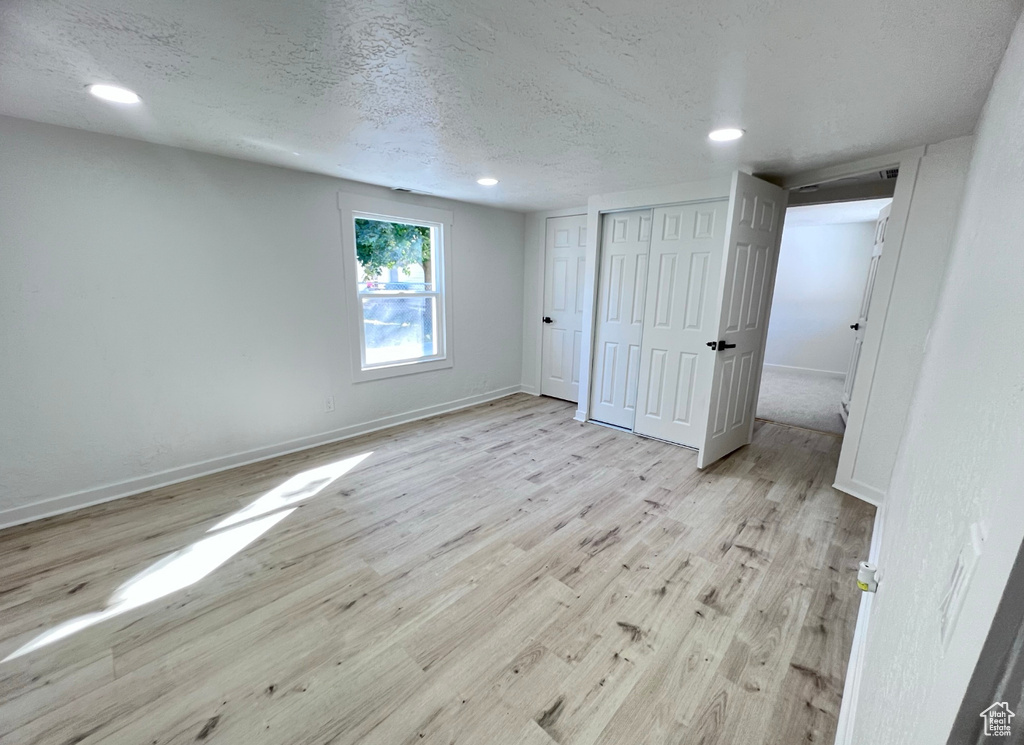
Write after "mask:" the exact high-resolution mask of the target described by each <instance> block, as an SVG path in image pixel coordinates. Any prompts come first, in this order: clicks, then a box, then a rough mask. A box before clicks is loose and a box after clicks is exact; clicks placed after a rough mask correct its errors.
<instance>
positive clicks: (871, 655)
mask: <svg viewBox="0 0 1024 745" xmlns="http://www.w3.org/2000/svg"><path fill="white" fill-rule="evenodd" d="M1021 90H1024V19H1022V20H1021V21H1018V24H1017V28H1016V30H1015V32H1014V35H1013V39H1012V40H1011V42H1010V46H1009V48H1008V50H1007V52H1006V56H1005V58H1004V60H1003V63H1002V66H1001V67H1000V71H999V73H998V75H997V77H996V80H995V83H994V86H993V88H992V91H991V93H990V94H989V98H988V102H987V104H986V107H985V110H984V113H983V115H982V118H981V121H980V123H979V126H978V130H977V135H976V139H975V143H974V155H973V158H972V160H971V165H970V170H969V172H968V176H967V185H966V190H965V193H964V200H963V206H962V209H961V212H960V221H959V224H958V227H957V230H956V234H955V239H954V244H953V251H952V254H951V259H950V263H949V269H948V273H947V275H946V278H945V283H944V285H943V289H942V293H941V296H940V300H939V304H938V310H937V315H936V318H935V321H934V324H933V326H932V330H931V335H930V338H929V342H928V345H927V349H926V352H925V357H924V362H923V366H922V369H921V375H920V379H919V381H918V384H917V389H916V393H915V394H914V397H913V402H912V405H911V409H910V414H909V417H908V420H907V426H906V431H905V433H904V436H903V440H902V444H901V446H900V450H899V455H898V458H897V460H896V466H895V469H894V471H893V476H892V482H891V484H890V488H889V496H888V501H887V505H886V508H885V511H884V521H885V531H884V534H883V538H882V546H881V551H880V556H879V562H880V566H881V569H882V571H883V579H882V583H881V585H880V586H879V590H878V594H877V596H876V598H875V602H874V608H873V611H872V615H871V623H870V627H869V631H868V636H867V646H866V649H865V666H864V668H863V679H862V680H863V687H862V689H861V692H860V699H859V705H858V708H857V711H856V714H855V719H854V736H853V740H852V741H853V742H855V743H872V745H888V744H890V743H891V744H893V745H895V744H896V743H900V745H915V744H916V743H920V744H921V745H935V744H936V743H944V742H946V738H947V734H948V732H949V729H950V725H951V723H952V722H953V719H954V717H955V716H956V713H957V708H958V705H959V703H960V700H961V697H962V696H963V693H964V691H965V689H966V686H967V682H968V680H969V679H970V676H971V673H972V670H973V666H974V662H975V660H976V659H977V658H978V655H979V653H980V651H981V648H982V646H983V644H984V640H985V635H986V633H987V631H988V628H989V626H990V623H991V619H992V617H993V615H994V613H995V610H996V607H997V605H998V603H999V600H1000V595H1001V591H1002V589H1003V586H1004V585H1005V583H1006V581H1007V578H1008V576H1009V572H1010V569H1011V566H1012V564H1013V561H1014V557H1015V555H1016V553H1017V550H1018V548H1019V546H1020V544H1021V540H1022V538H1024V458H1022V457H1021V454H1022V453H1024V332H1022V331H1021V327H1020V325H1019V324H1018V321H1019V319H1020V316H1021V311H1022V310H1024V304H1022V300H1021V288H1022V287H1024V243H1022V238H1021V236H1024V210H1022V209H1021V205H1022V204H1024V167H1022V164H1024V97H1022V96H1021ZM977 520H982V521H984V522H985V523H986V524H987V526H988V530H989V538H988V540H987V541H986V542H985V545H984V549H983V553H982V555H981V558H980V560H979V564H978V567H977V570H976V572H975V575H974V579H973V581H972V583H971V585H970V587H969V590H968V594H967V597H966V603H965V606H964V610H963V614H962V615H961V618H960V623H959V625H958V626H957V628H956V630H955V632H954V635H953V637H952V640H951V644H950V648H949V650H948V651H947V652H946V653H945V654H943V652H942V650H941V649H940V643H939V616H938V611H937V608H938V606H939V603H940V600H941V598H942V595H943V592H944V590H945V586H946V582H947V580H948V578H949V575H950V572H951V571H952V568H953V562H954V560H955V558H956V556H957V554H958V552H959V551H960V548H961V546H962V545H963V544H964V542H965V541H966V540H967V536H968V528H969V525H970V524H971V523H972V522H973V521H977ZM1019 726H1022V725H1019V724H1017V723H1016V722H1015V723H1014V727H1019Z"/></svg>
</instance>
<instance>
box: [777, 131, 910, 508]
mask: <svg viewBox="0 0 1024 745" xmlns="http://www.w3.org/2000/svg"><path fill="white" fill-rule="evenodd" d="M926 149H927V148H926V147H916V148H911V149H909V150H902V151H900V152H897V153H892V154H889V155H879V156H875V157H872V158H865V159H863V160H858V161H853V162H851V163H844V164H841V165H837V166H829V167H827V168H819V169H815V170H810V171H804V172H802V173H797V174H794V175H793V176H789V177H786V178H783V179H781V180H780V182H781V185H782V188H784V189H789V190H793V189H798V188H800V187H801V186H808V185H811V184H820V183H823V182H827V181H835V180H837V179H841V178H845V177H847V176H857V175H860V174H863V173H866V172H868V171H874V170H883V169H885V168H894V167H898V168H899V169H900V172H899V175H898V176H897V177H896V185H895V190H894V192H893V197H892V205H891V211H890V213H889V224H888V226H887V227H886V241H885V252H884V253H883V254H882V258H881V259H879V262H878V272H877V274H876V275H875V287H874V293H873V294H872V296H871V305H870V306H869V308H870V310H869V312H868V315H869V317H870V318H872V319H874V320H873V322H872V323H870V324H869V325H868V329H867V333H865V335H864V341H863V344H862V346H861V357H860V362H859V363H858V365H857V377H856V379H855V380H854V385H853V392H852V395H851V397H850V413H849V417H848V419H847V422H846V432H845V434H844V435H843V446H842V449H841V451H840V454H839V466H838V468H837V470H836V476H835V482H834V483H833V486H834V487H835V488H836V489H839V490H840V491H842V492H845V493H846V494H849V495H851V496H853V497H857V498H858V499H861V500H863V501H865V502H869V503H870V504H873V505H875V506H876V507H878V506H880V505H881V504H882V502H883V501H884V499H885V492H882V491H879V490H878V489H877V488H875V487H873V486H870V485H868V484H864V483H861V482H859V481H857V479H855V478H854V476H853V473H854V467H855V465H856V462H857V451H858V450H859V448H860V442H861V436H862V433H863V428H864V419H865V414H866V412H867V402H868V401H869V400H870V398H871V389H872V386H873V384H874V378H875V370H876V367H877V363H878V354H879V350H880V348H881V345H882V335H883V332H884V330H885V324H886V320H887V316H888V312H889V304H890V300H891V298H892V291H893V287H894V285H895V281H896V270H897V267H898V265H899V259H900V253H901V252H902V249H903V240H904V237H905V234H906V229H907V219H908V217H909V215H910V205H911V201H912V199H913V196H914V187H915V185H916V184H917V173H918V170H919V168H920V166H921V159H922V158H923V157H924V155H925V151H926ZM890 241H891V243H890Z"/></svg>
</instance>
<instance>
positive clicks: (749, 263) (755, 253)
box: [697, 173, 787, 468]
mask: <svg viewBox="0 0 1024 745" xmlns="http://www.w3.org/2000/svg"><path fill="white" fill-rule="evenodd" d="M786 199H787V194H786V192H785V191H783V190H782V189H780V188H779V187H777V186H773V185H772V184H769V183H768V182H766V181H761V180H760V179H757V178H754V177H753V176H749V175H747V174H745V173H737V174H736V175H735V177H734V179H733V193H732V199H731V205H730V213H729V223H730V224H729V230H728V233H727V237H726V240H725V257H724V260H723V271H722V277H721V283H720V287H721V290H720V292H719V298H721V302H720V304H719V307H718V309H719V311H720V313H719V320H718V329H717V331H718V333H717V334H715V335H714V336H713V337H711V338H710V339H708V340H706V343H707V344H708V346H709V347H711V348H713V349H714V350H715V354H714V355H713V366H714V372H713V374H712V380H711V395H710V407H709V409H708V415H707V420H706V422H705V433H704V438H703V442H702V443H701V446H700V453H699V454H698V456H697V467H698V468H704V467H705V466H708V465H710V464H712V463H714V462H715V461H716V460H718V459H719V458H722V457H723V456H725V455H728V454H729V453H731V452H732V451H733V450H735V449H736V448H739V447H742V446H743V445H746V444H748V443H749V442H750V439H751V437H752V436H753V431H754V411H755V409H756V408H757V393H758V389H759V387H760V384H761V364H762V361H763V359H764V343H765V335H766V334H765V332H766V330H767V328H768V314H769V312H770V310H771V297H772V290H773V289H774V282H775V269H776V266H777V263H778V254H779V238H780V236H781V232H782V221H783V218H784V211H785V208H786Z"/></svg>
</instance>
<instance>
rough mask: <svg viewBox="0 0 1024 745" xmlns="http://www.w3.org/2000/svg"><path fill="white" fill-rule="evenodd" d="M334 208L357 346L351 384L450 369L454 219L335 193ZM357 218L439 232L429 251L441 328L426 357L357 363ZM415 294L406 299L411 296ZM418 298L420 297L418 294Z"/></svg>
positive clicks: (361, 347) (360, 313)
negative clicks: (437, 341) (432, 253)
mask: <svg viewBox="0 0 1024 745" xmlns="http://www.w3.org/2000/svg"><path fill="white" fill-rule="evenodd" d="M338 209H339V210H340V211H341V244H342V250H343V252H344V256H345V260H344V261H343V262H342V264H343V266H344V267H345V269H344V276H343V281H342V283H343V285H344V290H343V292H344V293H345V298H346V303H347V304H348V309H349V326H350V330H351V338H352V339H357V340H358V342H359V343H358V344H354V345H353V346H352V380H353V382H355V383H362V382H365V381H368V380H380V379H381V378H394V377H398V376H400V375H412V374H415V373H423V372H431V371H433V370H443V369H446V368H450V367H452V366H453V365H454V363H455V353H454V345H453V338H452V336H453V335H452V327H453V325H454V324H453V315H454V314H453V311H452V244H453V242H454V241H453V239H452V224H453V222H454V215H453V213H452V212H451V211H449V210H441V209H437V208H435V207H422V206H420V205H418V204H407V203H405V202H399V201H393V200H390V199H380V198H377V197H367V196H363V195H361V194H350V193H348V192H343V191H340V192H338ZM358 216H369V217H373V218H382V219H386V220H394V221H395V222H408V223H413V224H424V225H429V226H430V227H432V228H434V229H435V230H436V231H437V233H439V234H440V239H439V240H438V241H437V243H438V245H437V247H436V248H437V249H439V250H436V251H435V258H434V261H435V264H436V266H435V267H434V272H435V278H436V280H437V284H438V285H439V288H438V289H437V292H436V294H438V295H440V298H441V302H439V303H438V304H437V315H438V317H439V323H438V326H439V327H440V329H441V333H442V336H441V339H440V342H441V344H440V346H441V351H440V352H439V353H438V354H436V355H434V356H431V357H426V358H423V359H419V360H403V361H400V362H395V363H392V364H381V365H366V364H365V363H364V361H363V355H364V352H365V346H366V345H365V341H364V336H363V332H364V327H363V324H362V322H361V319H362V317H363V309H362V303H361V300H360V297H359V292H358V284H359V269H358V260H357V259H356V246H355V229H354V222H353V221H354V219H355V218H356V217H358ZM416 296H417V295H412V297H416ZM419 296H423V295H419Z"/></svg>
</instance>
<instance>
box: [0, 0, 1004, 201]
mask: <svg viewBox="0 0 1024 745" xmlns="http://www.w3.org/2000/svg"><path fill="white" fill-rule="evenodd" d="M1020 8H1021V0H971V1H970V2H963V0H902V1H901V2H895V3H894V2H891V0H858V2H850V0H701V1H699V2H693V1H688V0H561V1H556V0H549V1H548V2H541V1H539V0H405V1H399V0H377V1H376V2H352V1H351V0H334V1H332V2H328V1H326V0H290V1H288V2H283V1H282V0H215V1H211V0H133V1H132V2H130V3H129V2H125V0H90V1H89V2H76V1H75V0H61V1H60V2H55V1H52V0H4V1H3V2H2V3H0V113H4V114H9V115H11V116H18V117H23V118H27V119H33V120H38V121H44V122H50V123H54V124H62V125H66V126H70V127H77V128H81V129H88V130H94V131H97V132H106V133H110V134H117V135H123V136H127V137H135V138H138V139H143V140H149V141H153V142H160V143H166V144H172V145H179V146H182V147H187V148H192V149H196V150H202V151H207V152H212V153H219V154H222V155H228V156H233V157H238V158H244V159H248V160H255V161H261V162H266V163H274V164H278V165H284V166H288V167H292V168H298V169H302V170H308V171H314V172H319V173H326V174H331V175H336V176H343V177H346V178H351V179H357V180H360V181H368V182H371V183H377V184H384V185H387V186H400V187H407V188H411V189H415V190H419V191H424V192H429V193H432V194H438V195H443V196H448V197H453V198H456V199H465V200H469V201H476V202H485V203H492V204H498V205H502V206H506V207H513V208H518V209H527V208H529V209H537V208H549V207H551V208H554V207H561V206H569V205H574V204H579V203H582V202H584V201H585V199H586V197H587V196H588V195H590V194H594V193H600V192H606V191H618V190H622V189H630V188H639V187H643V186H652V185H659V184H667V183H676V182H680V181H687V180H692V179H697V178H705V177H708V176H712V175H718V174H724V173H727V172H729V171H731V170H732V169H733V168H735V167H737V166H741V167H747V168H752V169H753V170H755V171H760V172H766V173H771V174H780V175H781V174H786V173H790V172H793V171H796V170H801V169H805V168H813V167H817V166H821V165H826V164H830V163H835V162H840V161H843V160H848V159H852V158H855V157H860V156H864V155H869V154H875V153H879V152H885V151H892V150H896V149H901V148H903V147H907V146H913V145H920V144H925V143H929V142H935V141H939V140H942V139H945V138H948V137H951V136H955V135H959V134H965V133H968V132H970V131H972V130H973V127H974V123H975V120H976V118H977V116H978V113H979V111H980V108H981V105H982V103H983V102H984V101H985V97H986V94H987V92H988V88H989V84H990V82H991V79H992V75H993V73H994V71H995V68H996V65H997V64H998V62H999V59H1000V57H1001V55H1002V52H1003V49H1004V47H1005V45H1006V43H1007V40H1008V38H1009V35H1010V32H1011V30H1012V28H1013V22H1014V20H1015V19H1016V17H1017V15H1018V14H1019V12H1020ZM93 82H113V83H120V84H122V85H125V86H127V87H129V88H132V89H133V90H135V91H137V92H138V93H139V94H140V95H141V96H142V97H143V103H142V105H140V106H138V107H136V108H134V109H123V108H115V107H111V106H109V105H106V104H103V103H101V102H99V101H96V100H94V99H92V98H91V97H89V96H87V95H85V94H84V86H85V85H87V84H88V83H93ZM722 125H738V126H741V127H744V128H745V129H746V130H747V133H748V134H747V136H746V137H745V138H744V139H743V140H741V141H740V142H739V143H733V144H728V145H713V144H711V143H709V142H708V141H707V139H706V135H707V132H708V130H709V129H711V128H713V127H715V126H722ZM296 153H297V154H296ZM482 175H494V176H496V177H497V178H499V179H501V183H500V184H499V185H498V186H497V187H495V188H493V189H489V190H488V189H484V188H482V187H479V186H477V185H476V183H475V181H476V179H477V178H478V177H480V176H482Z"/></svg>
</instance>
